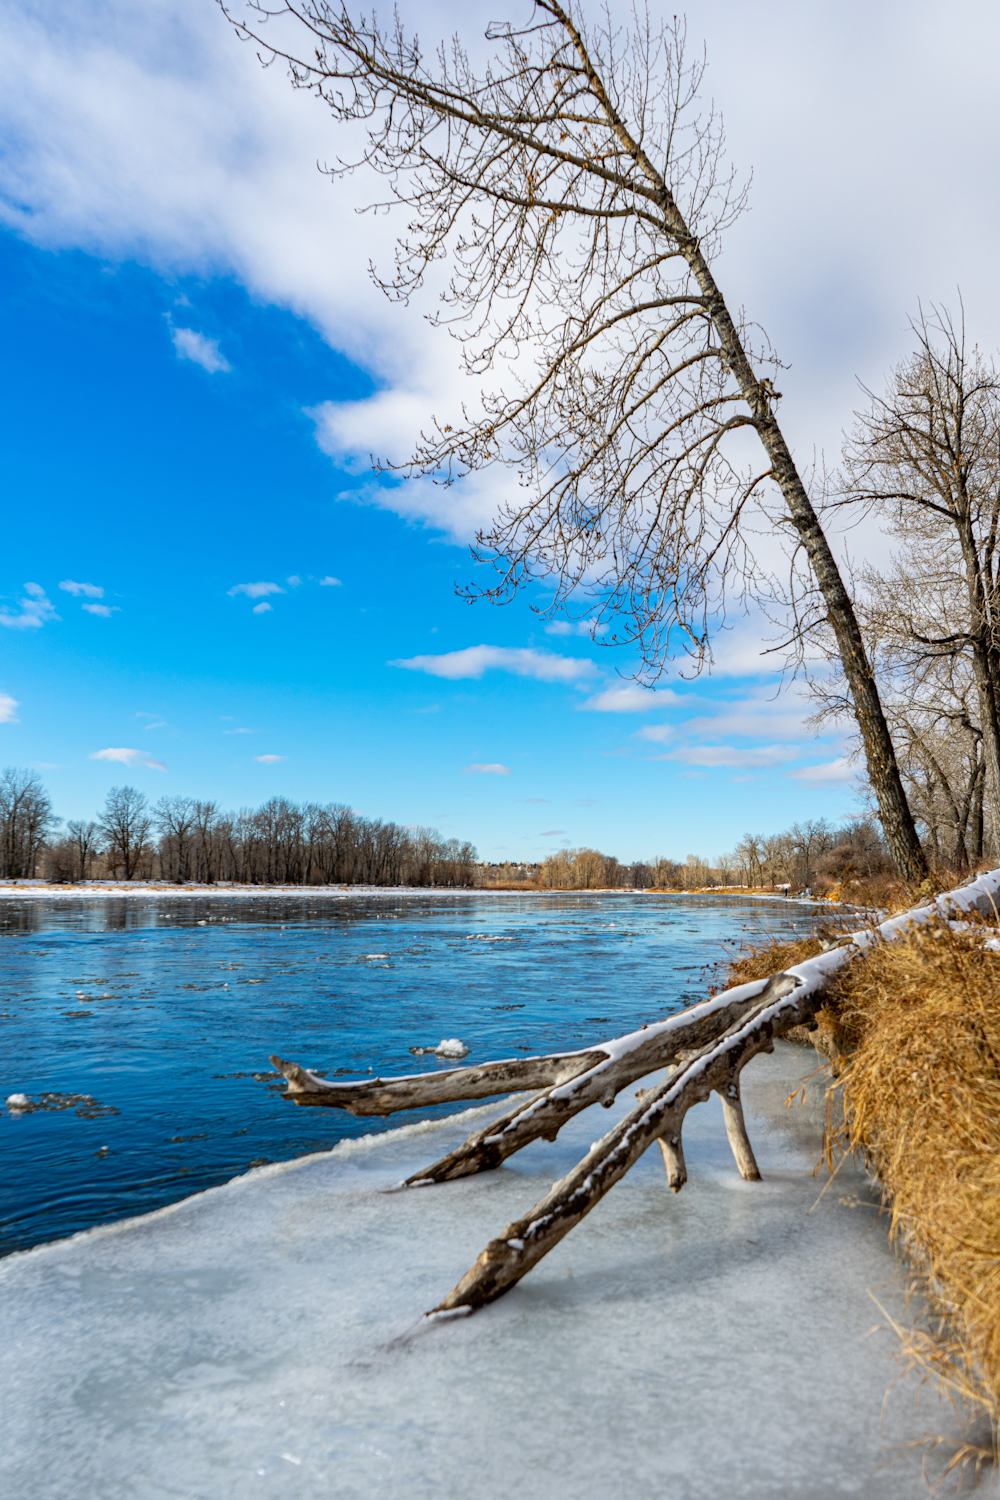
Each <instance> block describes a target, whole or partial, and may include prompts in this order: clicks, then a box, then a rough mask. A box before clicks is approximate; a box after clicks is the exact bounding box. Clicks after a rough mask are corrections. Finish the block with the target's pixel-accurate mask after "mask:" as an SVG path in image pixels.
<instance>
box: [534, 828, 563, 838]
mask: <svg viewBox="0 0 1000 1500" xmlns="http://www.w3.org/2000/svg"><path fill="white" fill-rule="evenodd" d="M538 836H539V838H542V839H558V838H563V839H564V838H565V837H566V830H565V828H546V830H545V832H544V833H540V834H539V835H538Z"/></svg>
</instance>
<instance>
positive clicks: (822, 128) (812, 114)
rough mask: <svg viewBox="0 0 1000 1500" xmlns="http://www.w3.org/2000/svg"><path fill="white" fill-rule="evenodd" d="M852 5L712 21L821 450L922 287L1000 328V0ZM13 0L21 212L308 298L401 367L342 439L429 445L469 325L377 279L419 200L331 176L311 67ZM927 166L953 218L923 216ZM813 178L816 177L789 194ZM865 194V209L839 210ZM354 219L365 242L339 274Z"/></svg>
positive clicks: (463, 521) (12, 157) (351, 407)
mask: <svg viewBox="0 0 1000 1500" xmlns="http://www.w3.org/2000/svg"><path fill="white" fill-rule="evenodd" d="M848 10H849V12H850V14H853V15H855V17H856V20H857V23H858V24H859V25H862V24H863V26H864V29H865V42H866V44H865V47H864V48H863V49H860V50H859V49H858V48H857V47H856V46H853V45H852V40H851V39H852V37H853V36H854V34H855V30H856V28H852V26H850V25H849V26H846V27H845V26H844V24H843V17H842V13H841V10H840V9H839V8H838V7H830V6H827V7H823V6H813V7H805V8H803V7H802V5H801V3H800V0H775V3H774V5H773V6H772V9H771V11H770V12H769V14H770V15H771V16H772V18H773V20H774V22H775V24H774V26H773V27H772V28H770V29H769V30H768V31H767V32H766V34H765V32H764V31H763V30H762V29H761V28H760V26H759V22H758V20H757V12H756V9H755V8H754V7H752V6H742V7H740V6H735V7H734V6H733V5H732V3H731V0H705V3H704V4H703V5H702V6H701V7H699V11H698V18H697V23H696V24H694V26H693V33H694V34H693V36H692V42H693V43H694V45H695V46H697V45H700V42H701V38H702V34H704V35H705V37H706V38H707V42H708V52H709V57H710V60H711V73H710V78H709V88H710V93H711V95H712V96H714V97H715V98H716V99H717V100H719V101H720V103H721V105H722V108H723V110H724V112H725V115H726V123H727V127H728V128H727V135H728V140H729V143H730V147H731V150H732V152H733V155H734V158H735V160H736V162H737V164H738V167H739V168H740V169H741V170H744V169H746V168H747V167H749V166H750V165H752V166H753V169H754V185H753V190H752V193H751V204H752V207H753V209H754V212H753V213H752V214H750V215H747V216H746V217H745V218H744V219H742V220H741V221H740V222H739V223H738V224H737V226H736V227H735V229H734V231H733V233H732V234H731V235H730V236H729V237H728V238H727V240H726V261H725V267H724V269H725V285H726V286H729V285H735V286H737V287H738V288H739V300H740V301H741V302H745V303H746V304H747V307H748V313H749V315H750V316H751V317H755V318H757V319H759V320H760V321H761V322H762V323H763V324H764V326H766V327H767V329H768V331H769V332H770V334H771V335H772V337H773V338H774V340H775V343H776V345H777V347H778V349H779V351H780V353H781V354H782V355H783V356H784V358H785V359H786V360H787V361H789V362H790V364H791V366H792V371H793V373H792V375H791V376H789V377H785V379H784V380H783V384H784V388H785V391H786V396H785V399H784V402H783V404H782V408H781V410H782V418H783V425H784V426H785V427H786V430H787V434H788V438H789V441H790V443H791V444H792V446H793V447H794V448H795V449H796V450H797V451H798V452H799V453H802V454H803V455H804V456H805V458H806V460H808V459H809V457H810V456H811V454H812V453H813V451H814V449H820V450H822V449H823V448H824V447H825V449H826V451H827V454H828V456H830V457H835V456H836V453H837V451H838V448H839V441H840V432H841V429H842V427H843V426H844V425H845V424H846V423H848V422H849V421H850V416H851V412H852V410H853V408H854V406H855V405H856V386H855V376H856V374H860V375H861V376H862V378H864V379H865V380H867V381H868V383H869V384H875V385H876V386H877V385H878V384H879V382H880V379H881V374H882V372H883V371H884V370H885V369H887V368H888V367H889V366H890V365H891V364H892V363H894V362H895V361H897V360H898V359H899V358H900V357H901V356H902V354H903V353H904V352H905V351H906V349H907V347H908V345H909V338H908V335H907V333H906V331H905V314H906V313H907V312H908V311H909V310H911V309H912V307H913V306H914V303H915V299H916V296H917V294H918V293H920V292H923V294H924V295H925V296H927V297H953V295H954V293H953V288H954V287H955V285H956V284H960V285H961V286H962V288H963V292H964V293H965V300H966V306H967V308H969V309H974V310H975V336H976V338H978V340H979V341H980V342H981V343H982V344H983V345H984V346H989V347H993V346H995V345H996V344H997V343H998V342H1000V295H998V289H997V285H996V279H995V277H994V276H993V275H992V259H993V258H992V254H991V249H992V246H993V244H994V243H995V242H996V238H997V232H998V227H1000V225H998V217H1000V200H998V199H997V197H996V195H991V194H988V193H987V194H984V193H982V192H981V191H980V190H979V189H980V185H981V183H982V182H984V181H988V180H990V173H991V171H992V156H991V153H992V150H993V138H994V135H995V131H994V129H993V123H994V122H993V114H994V112H995V106H994V102H993V95H994V89H993V80H992V75H991V68H992V66H993V62H992V60H993V58H994V57H995V54H996V50H997V45H998V41H1000V36H998V29H1000V12H998V10H997V7H996V6H995V5H991V4H989V3H987V0H955V3H954V4H953V6H952V7H951V8H950V11H949V14H950V15H951V17H952V24H951V25H950V26H949V27H948V28H946V30H945V31H943V32H942V30H941V27H940V24H939V15H940V7H939V6H938V5H937V4H934V3H932V0H909V3H908V4H907V5H905V6H904V5H903V4H902V3H901V0H890V3H889V4H887V5H884V6H880V7H871V6H868V7H862V6H860V5H858V4H857V3H853V4H851V5H849V6H848ZM7 11H8V13H7V14H6V15H5V34H4V47H3V49H2V53H0V130H2V133H3V137H4V139H5V141H6V142H7V143H9V149H8V150H6V151H5V153H4V158H3V162H2V164H0V194H2V196H0V216H2V218H3V220H4V221H5V222H6V223H7V224H8V225H9V226H10V227H11V228H12V229H13V230H14V231H15V232H17V233H19V234H21V235H23V236H24V237H25V238H26V239H28V240H30V241H31V242H32V243H35V244H41V245H45V246H48V247H51V248H60V247H72V248H80V249H83V250H85V251H87V252H88V253H90V254H96V255H102V256H107V257H110V258H111V259H113V260H115V261H121V260H126V259H135V260H137V261H139V262H140V263H142V264H146V265H152V266H153V267H155V268H156V269H157V270H159V271H162V272H164V273H166V274H170V275H173V274H195V275H201V276H205V277H206V278H207V277H211V276H214V275H222V276H232V277H234V278H236V279H237V280H238V281H239V282H240V283H241V284H242V285H244V286H246V287H247V288H248V289H249V291H250V292H251V294H252V295H253V296H254V297H256V298H259V299H260V300H261V301H263V302H265V303H271V304H277V305H279V306H282V307H286V308H289V309H291V310H292V311H293V312H295V313H296V314H298V315H301V316H304V317H306V318H309V319H310V320H311V321H312V322H313V323H314V324H315V325H316V326H317V327H319V328H320V329H321V331H322V332H323V334H324V336H325V337H327V338H328V340H329V341H330V342H331V343H332V344H333V345H334V346H335V347H336V348H338V349H340V350H342V351H344V352H345V353H346V354H347V355H348V356H349V357H350V358H352V359H354V360H356V361H357V362H358V363H360V364H361V365H363V366H364V368H365V369H367V370H369V371H370V372H371V373H372V374H373V375H374V376H375V377H376V378H377V381H378V383H379V385H380V387H381V389H380V391H379V393H378V395H377V396H376V397H374V398H372V400H371V401H369V402H360V403H344V404H342V405H341V406H340V412H341V417H340V418H339V419H338V418H337V417H336V416H335V415H333V414H331V417H330V424H329V428H330V430H329V432H328V434H327V437H328V440H329V442H330V448H329V450H328V451H334V449H335V447H336V443H337V442H339V443H341V445H342V446H343V447H344V449H345V451H346V452H347V454H348V456H350V454H354V455H355V456H356V457H357V460H358V462H359V464H360V465H362V466H364V465H366V464H367V461H368V454H369V452H371V451H375V452H380V453H384V454H386V455H387V456H389V457H393V456H397V457H398V456H400V455H401V454H405V452H406V451H408V447H409V443H410V441H411V437H412V435H414V434H415V432H416V430H417V428H418V427H419V426H420V425H423V424H424V423H425V422H426V419H427V417H428V416H429V415H430V414H431V413H432V412H434V411H439V412H442V413H443V414H444V415H445V416H447V414H448V412H449V411H450V410H451V408H452V406H455V408H456V409H457V406H458V404H459V402H458V401H456V400H455V395H456V392H458V393H459V395H461V390H460V387H461V381H460V380H459V379H458V377H457V376H456V375H455V351H454V346H453V344H452V343H451V341H450V340H449V339H448V336H447V331H446V330H442V329H433V328H429V327H428V325H427V324H426V322H425V321H424V316H423V315H424V313H425V312H426V311H427V308H428V306H429V305H430V299H428V300H427V301H425V302H424V303H423V304H421V303H420V302H419V300H418V302H417V303H416V304H415V305H414V306H413V307H412V308H404V307H400V306H398V305H392V304H390V303H388V302H387V301H386V300H385V299H384V298H382V297H381V295H380V294H379V293H378V292H377V291H376V290H375V289H374V288H373V287H372V286H371V285H370V283H369V281H368V276H367V268H368V263H369V260H374V261H375V262H376V264H377V265H378V266H379V268H380V269H381V270H382V271H383V273H385V272H387V271H389V266H390V257H389V245H390V242H391V240H392V238H393V237H394V236H395V234H396V232H397V231H398V230H399V229H400V228H401V227H402V226H403V223H404V222H405V221H402V220H401V219H400V218H399V217H398V216H397V215H371V216H366V217H364V218H356V219H355V218H353V217H352V210H353V209H354V208H355V207H357V206H359V205H364V204H367V203H368V202H370V201H371V200H372V199H373V198H376V197H378V196H379V186H378V183H377V181H376V182H373V181H372V179H371V178H370V177H369V176H368V175H367V174H366V173H365V172H363V171H359V172H357V173H355V174H353V175H352V176H350V177H347V178H345V179H340V180H338V181H336V182H335V183H333V184H330V183H329V182H328V180H327V179H325V178H322V177H321V176H320V174H319V173H318V172H317V171H316V167H315V161H316V156H317V154H329V155H331V156H335V155H337V154H340V155H344V156H350V155H351V154H352V151H353V149H354V147H355V146H356V144H357V136H356V135H354V134H352V132H351V130H350V129H349V128H344V129H336V128H335V127H333V126H332V125H331V122H330V118H329V115H328V113H327V112H326V111H325V109H324V108H323V106H322V104H321V103H319V102H317V101H316V100H314V99H313V98H311V97H310V96H308V95H306V94H303V93H294V92H293V91H292V90H291V89H290V88H289V86H288V82H287V79H286V77H285V76H284V73H283V70H282V69H281V68H280V67H279V68H272V69H270V70H268V71H263V70H261V68H260V67H259V64H258V62H257V58H256V56H255V49H254V48H251V47H246V46H240V45H239V44H238V43H237V42H236V40H235V38H234V36H233V34H232V31H231V29H230V28H229V27H228V25H227V24H226V22H225V21H224V20H223V18H222V16H221V15H220V13H219V11H218V9H217V8H216V7H215V6H213V5H209V4H206V3H205V0H47V3H46V5H45V6H38V5H37V4H35V3H33V0H21V3H20V4H18V3H17V0H15V4H14V5H13V6H10V7H8V8H7ZM488 14H489V11H488V8H487V7H485V6H483V5H480V4H478V3H475V0H474V3H472V4H471V5H470V4H469V3H468V0H463V4H462V5H461V7H459V6H457V5H455V4H452V3H450V0H444V3H443V4H441V5H436V6H434V7H431V8H430V10H428V9H427V8H426V7H424V8H423V9H422V11H421V29H422V31H427V32H430V34H431V38H432V40H433V39H436V38H437V37H438V36H447V35H449V34H451V33H452V32H453V31H454V30H455V29H456V28H457V29H459V30H460V31H461V32H462V33H463V39H464V40H467V41H468V43H469V44H470V45H471V46H472V47H473V49H474V51H475V50H477V49H478V48H479V47H480V46H481V43H480V42H479V38H480V37H481V35H482V29H483V26H482V23H483V21H484V19H487V18H488ZM782 18H784V19H782ZM275 24H278V23H275ZM970 36H971V37H975V38H976V45H975V47H973V48H971V49H970V48H969V46H968V38H969V37H970ZM301 40H302V38H301V33H298V34H297V36H296V42H297V43H299V44H300V43H301ZM932 95H933V96H934V97H935V98H936V99H937V100H938V102H939V107H938V108H937V109H935V110H933V111H928V110H921V109H920V108H919V107H918V105H917V103H916V101H919V100H920V99H925V98H928V97H931V96H932ZM790 119H794V120H795V128H794V129H789V128H788V121H789V120H790ZM942 121H945V122H946V124H945V126H944V127H942V124H941V122H942ZM947 122H950V123H947ZM959 132H961V134H959ZM872 141H877V142H878V143H879V150H878V151H876V152H872V151H871V150H870V149H869V148H870V144H871V142H872ZM956 141H959V142H960V144H961V146H962V149H961V150H960V151H956V149H955V147H956ZM887 160H888V161H892V162H893V172H892V174H891V176H890V177H889V178H887V177H886V174H885V173H884V171H882V170H881V168H880V164H881V163H882V162H884V161H887ZM929 180H930V181H933V182H934V183H935V191H936V195H937V196H936V204H937V215H938V218H939V220H940V221H941V222H947V223H948V224H949V225H950V226H952V229H953V232H952V233H951V234H949V235H948V236H946V237H943V236H940V235H939V236H934V235H927V234H926V233H925V232H924V229H925V225H924V215H925V213H926V205H925V196H924V193H923V184H924V183H926V182H927V181H929ZM790 182H795V183H796V184H798V185H799V186H800V188H801V191H797V192H796V193H795V194H789V192H788V184H789V183H790ZM845 197H849V198H850V200H851V202H852V203H853V204H854V205H855V208H856V214H855V216H854V217H853V218H848V217H845V216H844V215H843V213H842V212H841V210H840V205H841V204H842V203H843V201H845ZM857 220H860V221H861V222H864V223H865V224H866V226H867V233H866V234H865V235H864V236H863V237H860V238H859V237H858V236H857V235H856V234H855V233H854V231H853V224H854V222H855V221H857ZM348 225H349V232H348V233H347V234H346V235H345V226H348ZM338 242H339V243H341V244H342V245H343V244H345V243H346V245H347V247H348V249H347V250H346V251H345V253H343V254H342V255H340V256H339V258H338V263H337V268H336V275H331V274H330V246H331V244H337V243H338ZM724 289H725V287H724ZM431 290H432V293H433V288H432V289H431ZM186 300H187V299H184V298H179V299H178V301H179V302H185V301H186ZM185 316H187V315H185ZM190 320H191V321H194V318H193V315H191V318H190ZM185 331H186V332H188V333H191V332H193V330H185ZM197 337H202V336H201V335H197ZM219 357H221V356H219ZM466 384H469V383H468V382H466ZM403 407H405V408H406V409H407V412H408V420H407V422H406V423H402V424H401V423H400V422H399V420H398V419H399V416H400V412H401V409H402V408H403ZM318 426H319V424H318ZM503 485H504V486H509V481H506V480H505V481H503ZM500 487H501V486H500V483H499V482H491V483H489V484H487V483H485V482H482V483H481V482H480V481H476V482H474V483H472V484H467V485H465V484H463V485H458V486H456V487H454V488H453V489H450V490H449V489H445V488H442V487H440V486H433V485H423V484H417V485H413V484H399V485H394V484H373V485H371V486H370V487H367V488H366V489H365V490H364V491H362V492H355V493H354V494H353V496H352V498H354V499H356V500H358V499H360V500H364V501H366V502H368V503H374V504H379V505H381V506H383V507H384V508H385V509H388V510H394V511H396V512H397V513H399V514H402V515H404V516H406V517H407V518H409V519H419V520H424V521H427V522H429V523H430V524H433V525H436V526H440V527H441V528H442V529H444V530H445V531H446V532H447V533H448V534H450V535H452V536H461V535H467V534H468V532H469V531H470V529H473V528H474V525H475V523H476V521H478V520H481V519H482V517H483V514H484V512H485V514H486V515H488V514H489V513H491V512H492V509H493V506H494V503H495V500H496V496H497V493H498V489H499V488H500ZM739 654H740V653H726V652H724V653H723V655H724V657H725V658H726V661H725V669H727V670H729V671H730V672H734V671H738V670H749V671H755V672H760V671H766V670H768V668H769V662H768V661H767V660H766V659H765V660H764V661H763V662H762V661H761V660H760V658H759V652H757V653H755V652H753V651H750V652H748V653H746V655H745V657H744V658H743V659H742V660H737V657H738V656H739ZM755 658H756V659H755Z"/></svg>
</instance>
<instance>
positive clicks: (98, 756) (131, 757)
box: [90, 748, 167, 771]
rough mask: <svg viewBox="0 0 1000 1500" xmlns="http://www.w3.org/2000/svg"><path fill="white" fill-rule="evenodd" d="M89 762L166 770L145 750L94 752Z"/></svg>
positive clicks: (149, 769) (150, 769)
mask: <svg viewBox="0 0 1000 1500" xmlns="http://www.w3.org/2000/svg"><path fill="white" fill-rule="evenodd" d="M90 759H91V760H110V761H115V762H116V763H117V764H118V765H122V766H145V768H146V769H147V770H148V771H165V770H166V769H167V768H166V766H165V765H163V764H162V763H161V762H160V761H158V760H154V759H153V757H152V756H151V755H147V754H146V752H145V750H126V749H114V748H112V749H108V750H94V751H92V753H91V756H90Z"/></svg>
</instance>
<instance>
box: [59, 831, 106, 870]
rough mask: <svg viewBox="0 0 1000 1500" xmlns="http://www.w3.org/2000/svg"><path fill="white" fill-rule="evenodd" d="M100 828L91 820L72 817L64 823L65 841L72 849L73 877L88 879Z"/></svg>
mask: <svg viewBox="0 0 1000 1500" xmlns="http://www.w3.org/2000/svg"><path fill="white" fill-rule="evenodd" d="M99 832H100V830H99V829H98V826H97V824H96V823H94V822H93V821H88V822H84V821H83V819H82V818H73V819H71V820H70V822H68V823H67V824H66V834H67V841H68V842H69V844H70V845H71V847H72V850H73V879H74V880H88V879H89V878H90V871H91V866H92V865H93V862H94V857H95V855H96V853H97V839H98V834H99Z"/></svg>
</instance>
